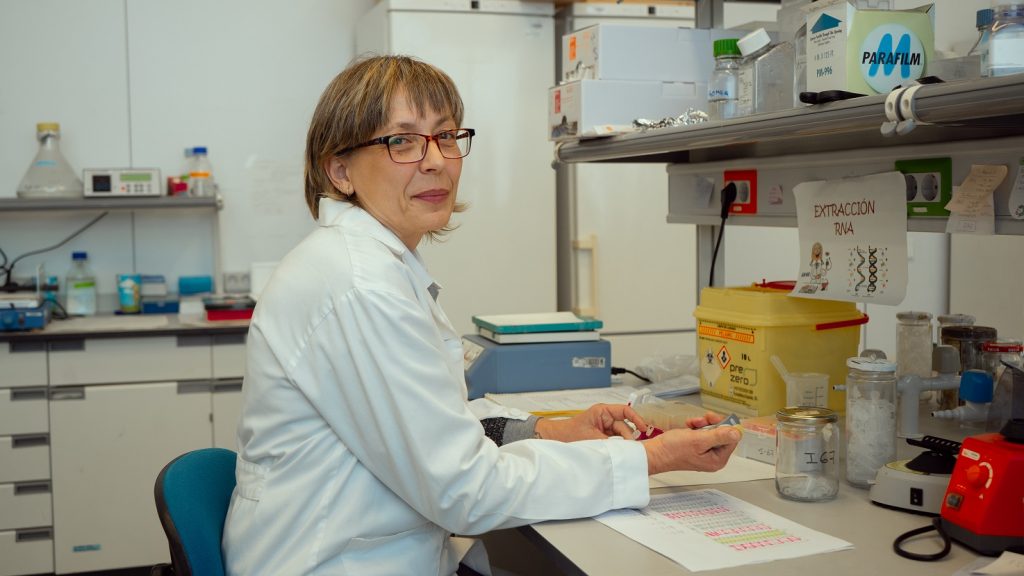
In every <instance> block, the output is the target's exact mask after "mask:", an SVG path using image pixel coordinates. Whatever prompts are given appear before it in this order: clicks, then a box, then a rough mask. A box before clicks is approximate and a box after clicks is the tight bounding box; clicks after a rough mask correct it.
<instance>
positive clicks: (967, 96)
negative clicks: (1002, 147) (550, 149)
mask: <svg viewBox="0 0 1024 576" xmlns="http://www.w3.org/2000/svg"><path fill="white" fill-rule="evenodd" d="M914 105H915V106H914V107H915V111H916V113H917V117H918V118H919V119H920V120H921V121H922V122H923V123H930V124H919V125H918V126H917V128H915V129H914V130H913V131H911V132H910V133H908V134H906V135H903V136H892V137H885V136H882V134H881V132H880V130H879V128H880V126H881V124H882V123H883V122H884V121H885V120H886V116H885V95H881V94H880V95H875V96H865V97H862V98H855V99H852V100H846V101H842V102H835V103H831V104H824V105H818V106H810V107H806V108H799V109H793V110H787V111H783V112H775V113H771V114H758V115H754V116H748V117H744V118H736V119H732V120H725V121H720V122H707V123H703V124H697V125H694V126H681V127H678V128H666V129H661V130H651V131H648V132H640V133H634V134H625V135H621V136H612V137H609V138H600V139H591V140H582V141H578V142H566V143H564V144H562V145H560V146H557V147H556V148H555V158H556V161H558V162H562V163H577V162H664V163H696V162H711V161H718V160H728V159H733V158H758V157H767V156H779V155H791V154H803V153H813V152H827V151H838V150H851V149H858V148H877V147H886V146H905V145H908V144H924V143H932V142H948V141H953V140H978V139H988V138H996V137H1004V136H1015V135H1021V134H1024V75H1016V76H1003V77H999V78H983V79H980V80H972V81H960V82H949V83H943V84H929V85H925V86H922V87H921V88H920V90H918V91H917V94H916V96H915V98H914Z"/></svg>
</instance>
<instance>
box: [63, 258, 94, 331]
mask: <svg viewBox="0 0 1024 576" xmlns="http://www.w3.org/2000/svg"><path fill="white" fill-rule="evenodd" d="M71 262H72V265H71V270H69V271H68V274H67V280H66V284H67V307H66V308H67V312H68V314H69V315H72V316H92V315H94V314H96V276H95V275H94V274H93V273H92V270H91V269H90V268H89V255H88V254H87V253H85V252H73V253H72V254H71Z"/></svg>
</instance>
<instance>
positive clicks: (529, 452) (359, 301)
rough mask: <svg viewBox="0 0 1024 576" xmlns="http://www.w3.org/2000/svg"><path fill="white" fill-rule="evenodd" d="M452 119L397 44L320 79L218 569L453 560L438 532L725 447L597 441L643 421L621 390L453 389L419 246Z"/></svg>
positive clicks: (692, 436)
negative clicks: (504, 398) (508, 393)
mask: <svg viewBox="0 0 1024 576" xmlns="http://www.w3.org/2000/svg"><path fill="white" fill-rule="evenodd" d="M461 122H462V101H461V99H460V98H459V95H458V92H457V90H456V88H455V86H454V84H453V83H452V81H451V79H450V78H449V77H448V76H447V75H445V74H444V73H443V72H441V71H440V70H437V69H436V68H434V67H432V66H430V65H428V64H425V63H422V62H419V61H417V60H414V59H411V58H407V57H399V56H383V57H372V58H367V59H362V60H358V61H356V62H355V63H353V64H352V65H350V66H349V67H348V68H347V69H346V70H344V71H343V72H342V73H341V74H339V75H338V76H337V77H336V78H335V79H334V80H333V81H332V82H331V84H330V85H329V86H328V87H327V89H326V90H325V91H324V93H323V95H322V96H321V99H320V102H319V104H318V106H317V109H316V111H315V112H314V116H313V120H312V122H311V125H310V129H309V134H308V137H307V148H306V200H307V203H308V204H309V209H310V211H311V212H312V214H313V217H314V218H316V219H317V220H318V223H319V228H318V229H317V230H315V231H314V232H313V233H311V234H310V235H309V236H308V237H307V238H306V239H305V240H303V241H302V242H301V243H300V244H299V245H298V246H297V247H296V248H295V249H294V250H293V251H292V252H291V253H290V254H289V255H288V256H287V257H286V258H285V259H284V260H283V261H282V262H281V264H280V265H279V266H278V268H277V270H276V271H275V273H274V275H273V278H272V279H271V280H270V282H269V283H268V286H267V287H266V288H265V290H264V291H263V293H262V296H261V298H260V302H259V305H258V306H257V309H256V313H255V315H254V316H253V320H252V323H251V325H250V328H249V340H248V341H249V344H248V366H247V370H246V376H245V387H244V394H245V396H244V407H243V413H242V419H241V422H240V423H239V429H238V434H239V459H238V465H237V471H236V476H237V480H238V484H237V487H236V489H235V492H234V494H233V496H232V502H231V508H230V510H229V512H228V517H227V521H226V524H225V529H224V550H225V556H226V562H227V568H228V572H229V573H231V574H247V575H252V574H275V575H283V574H359V575H366V574H389V575H390V574H451V573H452V572H454V571H455V569H456V567H457V565H458V557H457V555H456V554H455V553H454V552H453V548H452V544H451V541H450V539H449V535H450V534H452V533H457V534H480V533H484V532H487V531H489V530H494V529H498V528H507V527H513V526H519V525H523V524H527V523H531V522H536V521H540V520H548V519H564V518H576V517H587V516H592V515H595V514H599V513H602V512H604V511H606V510H609V509H613V508H620V507H639V506H644V505H646V504H647V502H648V499H649V490H648V484H647V475H648V474H650V473H656V472H661V471H666V470H673V469H696V470H715V469H718V468H721V467H722V466H723V465H724V464H725V462H726V461H727V459H728V457H729V454H730V453H731V452H732V450H733V449H734V448H735V445H736V441H737V440H738V437H739V434H738V432H736V431H735V430H725V429H718V430H706V431H694V430H671V431H668V432H666V433H665V434H662V435H660V436H658V437H657V438H655V439H653V440H649V441H645V442H633V441H627V440H623V439H621V438H620V439H617V440H608V439H607V438H608V437H610V436H629V435H630V432H631V430H630V428H629V427H628V424H627V423H626V422H625V420H626V419H629V420H631V421H632V422H634V423H635V424H636V425H638V426H641V427H644V426H646V424H645V423H644V422H643V419H642V418H640V417H639V416H638V415H637V414H636V413H635V412H633V410H632V409H630V408H628V407H625V406H610V405H600V406H595V407H593V408H591V409H590V410H588V411H587V412H586V413H584V414H582V415H580V416H577V417H575V418H572V419H569V420H561V421H559V420H548V419H539V420H538V419H536V418H532V417H527V415H526V414H523V413H520V412H517V411H508V410H504V409H502V408H501V407H500V406H497V405H496V404H494V403H491V402H488V401H485V400H477V401H474V402H467V394H466V387H465V382H464V379H463V357H462V347H461V341H460V338H459V335H458V334H456V332H455V331H454V329H453V328H452V326H451V323H450V322H449V321H448V319H447V317H445V314H444V312H443V311H442V310H441V307H440V306H439V305H438V303H437V299H438V295H439V291H440V288H439V286H438V284H437V283H435V282H434V280H433V279H432V278H431V277H430V275H429V273H428V272H427V269H426V267H425V266H424V264H423V262H422V261H421V260H420V257H419V255H418V253H417V252H416V247H417V246H418V244H419V242H420V241H421V240H422V239H423V237H425V236H433V235H437V234H441V233H444V232H445V231H446V230H447V227H448V225H449V218H450V217H451V215H452V212H454V211H458V210H461V208H462V207H461V206H460V205H459V203H458V202H457V200H456V199H457V193H458V184H459V175H460V173H461V169H462V158H463V157H464V156H465V155H466V154H468V153H469V150H470V143H471V141H472V137H473V131H472V130H470V129H467V128H463V127H462V124H461ZM538 169H542V168H540V167H538ZM481 421H482V422H483V424H484V425H483V426H482V425H481ZM717 421H718V418H717V417H715V416H712V415H708V416H707V417H706V418H699V419H695V420H694V421H692V422H691V426H692V427H698V426H702V425H705V424H707V423H709V422H717ZM485 428H486V432H485ZM523 438H527V439H524V440H522V441H515V440H519V439H523ZM534 438H537V439H534ZM589 438H594V440H586V441H579V442H573V443H567V442H568V441H575V440H584V439H589ZM551 440H562V441H561V442H560V441H551Z"/></svg>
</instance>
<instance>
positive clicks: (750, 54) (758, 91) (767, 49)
mask: <svg viewBox="0 0 1024 576" xmlns="http://www.w3.org/2000/svg"><path fill="white" fill-rule="evenodd" d="M736 45H737V46H739V49H740V53H742V54H743V61H742V62H741V63H740V70H739V90H738V92H739V94H738V101H737V105H736V106H737V110H736V112H737V116H749V115H750V114H761V113H763V112H776V111H779V110H787V109H789V108H792V107H793V93H792V92H793V60H794V56H793V43H792V42H782V43H780V44H772V43H771V38H769V37H768V32H766V31H765V29H764V28H758V29H757V30H754V31H753V32H751V33H750V34H747V35H746V36H744V37H743V38H740V39H739V40H738V41H737V42H736Z"/></svg>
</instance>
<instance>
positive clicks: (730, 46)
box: [713, 38, 742, 58]
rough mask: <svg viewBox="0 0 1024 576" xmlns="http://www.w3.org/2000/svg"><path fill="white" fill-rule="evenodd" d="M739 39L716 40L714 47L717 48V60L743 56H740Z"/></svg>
mask: <svg viewBox="0 0 1024 576" xmlns="http://www.w3.org/2000/svg"><path fill="white" fill-rule="evenodd" d="M738 41H739V38H723V39H722V40H715V43H714V44H713V46H714V47H715V58H718V57H719V56H726V55H730V56H742V54H740V47H739V46H738V45H737V44H736V42H738Z"/></svg>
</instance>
